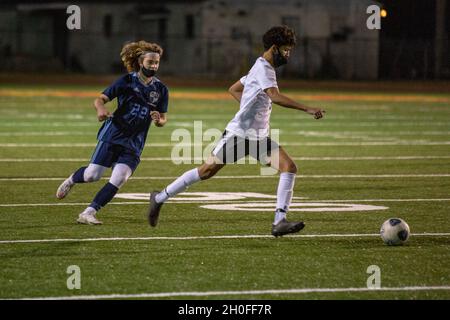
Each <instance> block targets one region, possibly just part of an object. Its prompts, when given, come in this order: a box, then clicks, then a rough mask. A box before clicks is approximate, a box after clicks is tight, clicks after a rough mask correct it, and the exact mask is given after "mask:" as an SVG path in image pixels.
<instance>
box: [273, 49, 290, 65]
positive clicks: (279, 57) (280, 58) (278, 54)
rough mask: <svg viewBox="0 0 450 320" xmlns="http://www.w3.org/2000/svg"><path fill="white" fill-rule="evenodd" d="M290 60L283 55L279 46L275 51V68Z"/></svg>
mask: <svg viewBox="0 0 450 320" xmlns="http://www.w3.org/2000/svg"><path fill="white" fill-rule="evenodd" d="M287 62H288V59H287V58H286V57H285V56H283V55H282V54H281V52H280V48H277V51H276V52H274V53H273V65H274V67H275V68H278V67H280V66H282V65H285V64H286V63H287Z"/></svg>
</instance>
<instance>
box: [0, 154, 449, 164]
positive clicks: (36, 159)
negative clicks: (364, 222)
mask: <svg viewBox="0 0 450 320" xmlns="http://www.w3.org/2000/svg"><path fill="white" fill-rule="evenodd" d="M292 159H293V160H301V161H365V160H434V159H450V156H393V157H371V156H367V157H292ZM183 160H186V163H187V164H191V163H192V162H193V161H203V160H204V159H203V158H187V159H185V158H170V157H146V158H141V161H177V162H178V161H183ZM86 161H90V159H89V158H0V162H86Z"/></svg>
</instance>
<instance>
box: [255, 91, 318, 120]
mask: <svg viewBox="0 0 450 320" xmlns="http://www.w3.org/2000/svg"><path fill="white" fill-rule="evenodd" d="M264 92H265V93H267V95H268V96H269V98H270V100H272V102H273V103H275V104H278V105H279V106H282V107H285V108H290V109H296V110H301V111H304V112H306V113H308V114H311V115H313V116H314V118H315V119H320V118H322V117H323V113H325V110H323V109H320V108H310V107H307V106H305V105H303V104H300V103H298V102H296V101H294V100H292V99H291V98H289V97H286V96H285V95H283V94H281V93H280V91H279V90H278V88H277V87H272V88H268V89H266V90H264Z"/></svg>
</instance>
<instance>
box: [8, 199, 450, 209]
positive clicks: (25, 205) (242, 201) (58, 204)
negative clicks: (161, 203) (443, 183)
mask: <svg viewBox="0 0 450 320" xmlns="http://www.w3.org/2000/svg"><path fill="white" fill-rule="evenodd" d="M274 201H275V200H241V201H239V200H238V201H235V200H234V201H232V202H230V203H249V202H252V203H274ZM299 201H300V202H299V203H301V202H302V201H303V202H321V203H322V202H323V203H342V202H344V203H345V202H445V201H450V198H439V199H354V200H351V199H350V200H349V199H345V200H311V199H301V200H299ZM223 202H224V201H223V200H216V201H207V202H205V203H208V204H215V203H223ZM227 202H229V201H227ZM167 203H175V204H197V203H198V200H192V201H176V200H169V201H167ZM87 205H89V203H87V202H57V203H2V204H0V207H4V208H9V207H11V208H13V207H53V206H62V207H64V206H68V207H70V206H87ZM109 205H148V202H147V201H121V202H119V201H115V202H114V201H113V202H110V203H109Z"/></svg>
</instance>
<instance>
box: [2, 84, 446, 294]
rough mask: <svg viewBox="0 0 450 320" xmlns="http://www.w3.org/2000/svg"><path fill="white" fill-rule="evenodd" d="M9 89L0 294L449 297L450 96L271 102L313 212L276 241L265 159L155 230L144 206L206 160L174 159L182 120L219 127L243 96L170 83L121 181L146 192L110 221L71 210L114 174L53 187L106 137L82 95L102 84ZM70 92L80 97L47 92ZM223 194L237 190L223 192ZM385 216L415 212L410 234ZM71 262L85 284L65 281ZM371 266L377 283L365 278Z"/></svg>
mask: <svg viewBox="0 0 450 320" xmlns="http://www.w3.org/2000/svg"><path fill="white" fill-rule="evenodd" d="M3 88H4V91H1V90H0V146H1V147H0V150H1V151H0V298H45V297H61V298H68V297H76V296H84V297H86V296H92V298H96V297H97V298H101V297H103V298H149V299H450V206H449V204H450V94H434V95H433V94H418V93H398V94H394V93H387V94H383V93H380V92H378V93H364V92H345V96H344V97H342V96H341V97H340V99H336V101H335V100H333V99H332V97H333V95H339V94H341V92H323V91H321V92H314V91H308V92H305V91H294V90H289V91H287V94H292V95H294V96H295V97H296V98H299V97H301V96H302V95H305V99H306V100H305V101H304V102H305V103H308V104H310V105H311V106H322V107H324V108H325V109H326V111H327V113H326V116H325V118H324V119H322V120H314V119H313V118H312V117H310V116H308V115H306V114H305V113H302V112H296V111H294V110H288V109H284V108H281V107H278V106H274V107H273V112H272V121H271V125H272V129H280V142H281V144H282V145H284V146H285V149H286V150H287V151H288V153H289V154H290V155H291V156H292V157H293V158H294V159H296V163H297V165H298V168H299V174H298V178H297V181H296V185H295V193H294V197H297V198H294V199H293V205H292V207H291V208H292V211H291V212H290V213H289V215H288V218H289V219H291V220H300V219H301V220H304V221H305V223H306V227H305V229H304V230H303V231H301V232H300V233H299V234H298V235H294V236H285V237H283V238H273V237H271V236H270V228H271V223H272V219H273V212H272V209H273V208H274V206H275V199H274V198H273V196H274V195H275V194H276V188H277V183H278V179H277V176H260V169H261V167H260V166H258V165H255V164H248V165H230V166H228V167H226V168H224V169H223V170H222V171H221V172H220V173H219V175H218V176H217V177H216V178H213V179H212V180H209V181H205V182H202V183H198V184H196V185H194V186H193V187H191V188H190V189H189V190H188V192H190V193H194V192H195V193H202V192H209V193H210V196H211V197H210V198H209V200H208V199H202V198H200V199H199V198H198V197H201V196H202V194H191V195H185V196H184V197H183V198H184V200H183V199H173V200H171V201H170V202H169V203H167V204H165V205H164V207H163V211H162V215H161V217H160V223H159V225H158V227H157V228H152V229H151V228H150V227H149V226H148V224H147V222H146V220H145V218H144V212H145V210H146V208H147V201H146V200H145V198H146V194H148V193H149V192H150V191H152V190H154V189H161V188H163V187H164V186H166V184H168V183H169V182H171V181H172V180H173V179H174V178H176V177H177V176H178V175H180V174H181V173H183V172H184V171H186V170H188V169H191V168H193V167H194V166H197V164H192V163H188V164H181V165H175V164H174V163H172V162H171V160H170V157H171V152H172V148H173V145H174V144H176V142H174V141H171V135H172V133H173V131H174V130H175V129H180V128H184V129H187V130H189V131H190V132H191V133H193V124H194V121H199V120H202V121H203V123H202V125H203V129H204V130H206V129H210V128H217V129H218V130H223V129H224V128H225V126H226V124H227V122H228V121H229V120H230V119H231V118H232V116H233V115H234V113H235V112H236V110H237V109H238V105H237V103H236V102H234V101H233V100H232V99H231V98H229V99H227V98H223V97H222V96H221V95H222V94H223V93H224V92H226V88H220V89H211V88H209V89H207V90H202V89H195V90H188V89H186V88H183V89H178V88H172V90H171V92H172V93H173V98H172V99H171V101H170V104H169V115H168V118H169V122H168V124H167V125H166V126H165V127H164V128H156V127H152V128H151V129H150V134H149V137H148V139H147V147H146V149H145V150H144V153H143V159H142V162H141V164H140V166H139V167H138V169H137V171H136V172H135V174H134V175H133V177H132V179H131V180H130V181H128V183H127V184H126V185H125V186H124V187H123V188H122V189H121V190H120V191H119V193H120V194H123V193H132V194H137V195H136V196H137V199H130V198H123V197H122V198H116V199H114V200H113V201H112V202H111V203H110V204H109V205H108V206H107V207H105V208H104V209H102V211H100V213H99V215H98V217H99V219H100V220H102V221H103V222H104V224H103V225H102V226H86V225H77V224H76V222H75V220H76V218H77V216H78V214H79V213H80V212H81V211H82V210H83V209H84V208H85V206H86V205H87V204H89V203H90V202H91V200H92V198H93V197H94V195H95V193H96V192H97V191H98V190H99V189H100V188H101V187H102V186H103V184H104V183H105V182H106V180H102V181H99V182H96V183H92V184H85V185H77V186H75V187H74V189H73V190H72V192H71V193H70V194H69V196H68V197H67V198H66V199H64V200H62V201H58V200H56V199H55V192H56V189H57V187H58V185H59V184H60V183H61V182H62V181H63V179H65V178H66V177H67V176H69V175H70V174H71V173H72V172H73V171H74V170H76V169H77V168H79V167H80V166H82V165H86V164H87V163H88V161H89V158H90V156H91V154H92V151H93V150H94V147H95V144H96V140H95V138H96V133H97V130H98V128H99V123H98V121H97V120H96V117H95V111H94V109H93V107H92V101H93V98H92V97H76V94H77V93H79V92H81V91H83V90H89V92H94V93H95V92H99V91H100V90H102V89H103V88H100V87H88V86H80V87H75V86H61V87H58V86H54V87H43V86H40V87H29V86H12V85H9V86H4V87H3ZM5 90H15V91H14V92H15V93H14V94H5V92H6V91H5ZM61 90H62V91H63V92H66V93H67V92H69V93H72V96H70V95H69V96H67V97H66V96H64V95H62V96H52V95H51V94H49V95H46V94H45V92H50V93H51V92H53V91H61ZM2 92H3V94H2ZM33 92H34V94H35V96H33ZM36 92H41V93H43V92H44V93H43V94H39V95H38V94H36ZM189 92H191V93H199V94H200V96H198V97H197V96H195V95H194V96H192V97H190V96H189ZM184 93H188V95H187V96H183V94H184ZM177 94H178V95H177ZM202 94H203V95H202ZM208 94H212V96H211V98H208ZM214 94H218V97H219V98H217V97H216V96H214ZM73 95H75V96H73ZM367 96H369V97H371V98H370V99H367ZM402 100H404V101H402ZM111 107H112V105H111ZM206 144H208V142H205V146H206ZM108 175H109V172H108ZM223 193H228V196H229V198H228V199H222V200H221V199H218V198H217V197H218V196H220V195H222V196H224V194H223ZM238 193H253V194H244V195H239V194H238ZM203 195H204V194H203ZM192 197H194V198H192ZM195 197H197V200H195V199H196V198H195ZM186 198H187V199H186ZM189 198H191V199H189ZM309 203H315V204H314V207H311V206H310V207H308V206H307V205H308V204H309ZM361 205H364V206H369V207H361ZM206 206H208V207H206ZM214 206H215V207H214ZM219 206H220V207H219ZM311 208H312V209H315V210H316V211H294V210H301V209H311ZM368 208H369V209H372V210H366V209H368ZM237 209H241V210H237ZM350 210H355V211H350ZM390 217H401V218H403V219H405V220H406V221H407V222H408V223H409V226H410V228H411V232H412V236H411V238H410V239H409V241H408V243H407V244H406V245H404V246H401V247H388V246H386V245H384V244H383V242H382V241H381V238H380V237H379V235H378V232H379V229H380V226H381V224H382V223H383V221H385V220H386V219H388V218H390ZM72 265H76V266H78V267H79V268H80V271H81V282H80V283H81V289H74V290H69V289H68V287H67V280H68V278H69V277H70V276H71V274H68V273H67V268H68V267H69V266H72ZM371 265H376V266H378V267H379V268H380V271H381V289H379V290H374V289H371V290H369V289H367V280H368V278H369V276H371V274H369V273H367V268H368V267H369V266H371ZM69 282H70V281H69Z"/></svg>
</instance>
